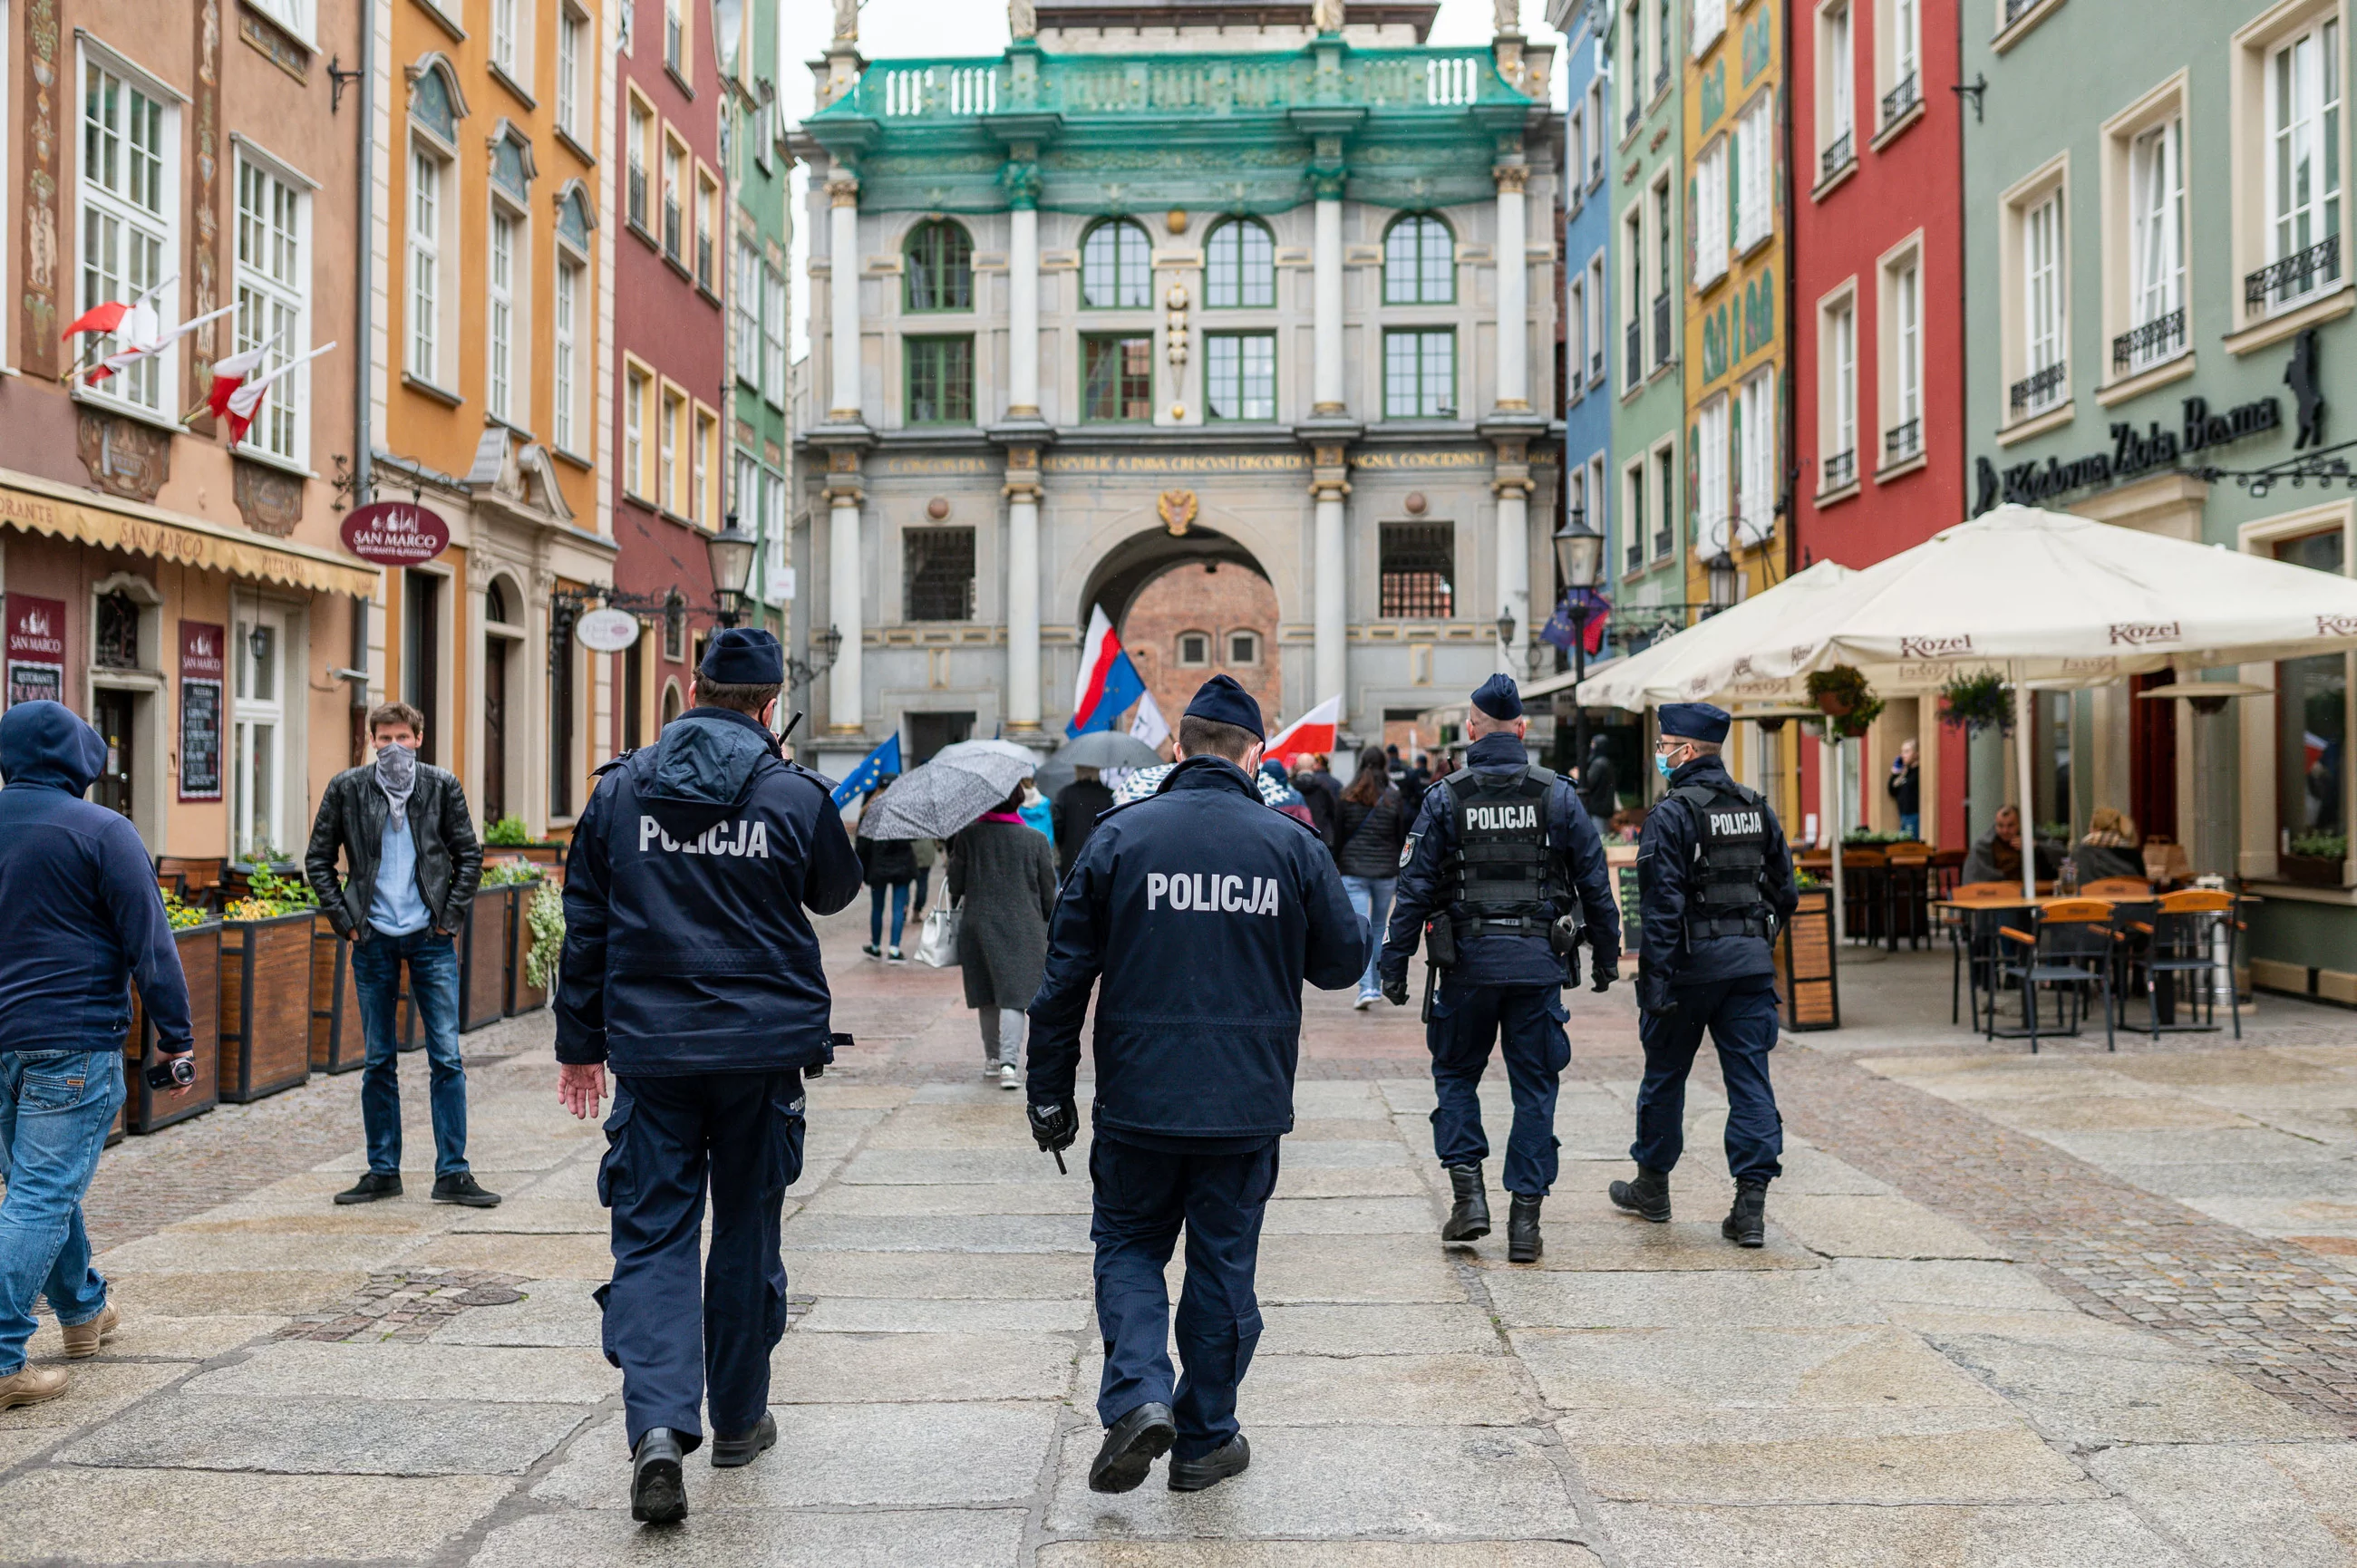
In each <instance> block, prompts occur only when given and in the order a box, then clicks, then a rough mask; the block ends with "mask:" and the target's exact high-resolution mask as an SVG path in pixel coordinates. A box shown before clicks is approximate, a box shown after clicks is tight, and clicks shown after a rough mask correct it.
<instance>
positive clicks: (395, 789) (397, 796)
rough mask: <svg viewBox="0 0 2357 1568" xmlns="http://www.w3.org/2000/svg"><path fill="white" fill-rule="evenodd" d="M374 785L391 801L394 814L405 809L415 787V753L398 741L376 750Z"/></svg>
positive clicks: (407, 807)
mask: <svg viewBox="0 0 2357 1568" xmlns="http://www.w3.org/2000/svg"><path fill="white" fill-rule="evenodd" d="M376 787H377V788H378V789H382V790H383V791H384V798H385V799H386V800H390V801H392V802H393V811H394V813H395V814H396V815H398V814H400V813H402V812H405V811H408V810H409V797H410V794H411V793H412V792H413V791H414V790H415V789H416V788H417V753H415V752H414V751H412V750H410V749H409V747H407V746H404V745H402V744H401V743H400V742H398V741H395V742H394V743H393V745H391V746H386V747H385V748H384V749H383V750H382V751H380V752H378V753H377V754H376Z"/></svg>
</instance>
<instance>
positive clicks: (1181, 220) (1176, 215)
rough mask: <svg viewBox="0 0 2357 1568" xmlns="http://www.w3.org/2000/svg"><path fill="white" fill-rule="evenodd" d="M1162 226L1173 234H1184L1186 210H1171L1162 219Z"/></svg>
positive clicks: (1177, 208)
mask: <svg viewBox="0 0 2357 1568" xmlns="http://www.w3.org/2000/svg"><path fill="white" fill-rule="evenodd" d="M1162 224H1163V227H1164V228H1166V229H1168V230H1169V231H1171V232H1172V233H1173V234H1184V233H1185V232H1186V231H1187V209H1185V208H1183V207H1174V208H1172V209H1170V210H1169V212H1168V215H1166V216H1165V217H1164V218H1163V220H1162Z"/></svg>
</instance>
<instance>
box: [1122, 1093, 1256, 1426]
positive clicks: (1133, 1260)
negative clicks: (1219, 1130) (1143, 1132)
mask: <svg viewBox="0 0 2357 1568" xmlns="http://www.w3.org/2000/svg"><path fill="white" fill-rule="evenodd" d="M1276 1165H1277V1160H1276V1140H1275V1138H1271V1139H1270V1140H1269V1141H1268V1143H1267V1144H1265V1145H1264V1146H1263V1147H1261V1148H1257V1149H1254V1150H1252V1151H1251V1152H1249V1153H1247V1154H1241V1155H1190V1154H1174V1153H1169V1152H1167V1151H1164V1150H1161V1149H1146V1148H1140V1147H1139V1146H1137V1145H1136V1144H1124V1143H1119V1142H1117V1141H1115V1140H1114V1138H1112V1137H1109V1136H1106V1135H1104V1134H1103V1133H1100V1134H1099V1135H1098V1136H1097V1139H1096V1141H1095V1143H1093V1144H1092V1145H1091V1146H1090V1149H1089V1176H1090V1179H1091V1180H1092V1182H1093V1183H1094V1184H1095V1187H1096V1213H1095V1217H1094V1218H1093V1219H1092V1220H1091V1221H1090V1224H1089V1240H1092V1241H1093V1242H1094V1243H1096V1287H1097V1327H1098V1329H1099V1331H1100V1332H1101V1333H1102V1334H1103V1337H1104V1352H1105V1359H1104V1378H1103V1381H1102V1382H1101V1383H1100V1384H1099V1385H1098V1389H1097V1416H1098V1418H1099V1419H1100V1420H1102V1421H1103V1423H1104V1424H1105V1425H1107V1426H1111V1425H1112V1424H1113V1423H1114V1422H1116V1421H1119V1420H1120V1419H1121V1418H1122V1417H1123V1416H1125V1415H1127V1414H1128V1413H1129V1412H1131V1411H1133V1410H1135V1409H1136V1408H1137V1407H1138V1406H1139V1405H1142V1404H1149V1403H1161V1404H1167V1405H1168V1406H1169V1407H1170V1411H1171V1415H1172V1417H1173V1419H1174V1422H1175V1423H1176V1425H1177V1426H1178V1429H1179V1436H1178V1441H1177V1442H1176V1443H1175V1444H1173V1445H1172V1447H1171V1453H1172V1454H1173V1455H1176V1456H1177V1457H1179V1458H1181V1459H1200V1458H1201V1457H1202V1456H1203V1455H1206V1454H1209V1453H1211V1452H1212V1451H1213V1450H1214V1449H1217V1448H1219V1447H1220V1446H1222V1444H1225V1443H1226V1442H1227V1441H1228V1439H1230V1438H1231V1437H1233V1436H1234V1435H1235V1434H1236V1430H1237V1429H1236V1385H1238V1384H1239V1383H1241V1382H1243V1377H1244V1369H1246V1368H1247V1367H1249V1366H1251V1365H1252V1359H1253V1348H1254V1347H1255V1346H1257V1345H1258V1344H1259V1343H1260V1298H1259V1297H1258V1296H1257V1295H1255V1294H1254V1292H1253V1274H1254V1270H1255V1269H1256V1268H1257V1266H1258V1264H1259V1262H1260V1222H1261V1216H1262V1214H1263V1213H1264V1212H1265V1210H1266V1208H1267V1207H1268V1198H1269V1194H1271V1193H1272V1192H1274V1191H1275V1190H1276ZM1182 1221H1183V1222H1184V1223H1185V1225H1186V1227H1187V1276H1186V1283H1185V1284H1184V1285H1183V1286H1182V1287H1181V1288H1180V1290H1179V1320H1178V1323H1177V1325H1176V1326H1177V1328H1178V1339H1179V1362H1180V1364H1181V1365H1182V1366H1183V1367H1184V1368H1185V1375H1184V1376H1183V1377H1181V1378H1179V1380H1178V1381H1177V1384H1176V1388H1175V1391H1174V1387H1173V1384H1172V1381H1171V1375H1170V1352H1169V1344H1170V1339H1171V1328H1172V1326H1173V1325H1172V1323H1171V1320H1170V1293H1169V1289H1168V1285H1167V1284H1166V1283H1164V1273H1163V1271H1164V1270H1165V1269H1167V1268H1168V1266H1169V1262H1170V1251H1171V1248H1172V1246H1173V1245H1174V1244H1175V1243H1176V1242H1177V1240H1178V1238H1179V1225H1180V1223H1181V1222H1182Z"/></svg>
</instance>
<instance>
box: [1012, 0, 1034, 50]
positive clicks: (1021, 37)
mask: <svg viewBox="0 0 2357 1568" xmlns="http://www.w3.org/2000/svg"><path fill="white" fill-rule="evenodd" d="M1006 31H1007V32H1008V34H1009V35H1011V36H1012V37H1013V38H1014V39H1015V41H1016V42H1017V43H1022V42H1024V41H1025V40H1027V39H1029V38H1038V37H1039V7H1038V6H1037V5H1033V4H1032V0H1006Z"/></svg>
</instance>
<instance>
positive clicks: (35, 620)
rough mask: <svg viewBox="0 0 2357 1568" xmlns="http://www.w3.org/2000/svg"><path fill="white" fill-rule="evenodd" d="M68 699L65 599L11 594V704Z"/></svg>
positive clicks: (9, 687)
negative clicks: (46, 699)
mask: <svg viewBox="0 0 2357 1568" xmlns="http://www.w3.org/2000/svg"><path fill="white" fill-rule="evenodd" d="M43 697H46V698H48V700H49V701H50V702H53V703H62V702H64V701H65V698H66V607H65V601H64V600H62V599H40V598H35V597H34V596H32V595H30V594H10V595H9V596H8V705H9V706H10V707H12V708H13V707H15V706H16V704H17V703H29V702H33V701H35V700H37V699H38V698H43Z"/></svg>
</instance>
